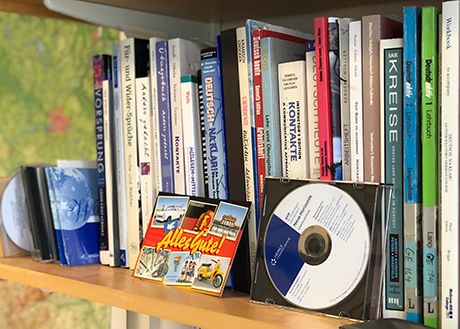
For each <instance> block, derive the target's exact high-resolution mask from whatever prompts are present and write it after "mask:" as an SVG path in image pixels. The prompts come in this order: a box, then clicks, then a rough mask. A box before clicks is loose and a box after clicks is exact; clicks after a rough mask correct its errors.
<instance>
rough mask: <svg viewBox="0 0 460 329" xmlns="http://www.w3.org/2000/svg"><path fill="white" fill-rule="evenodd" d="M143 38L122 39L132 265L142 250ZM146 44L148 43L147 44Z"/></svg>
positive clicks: (130, 260)
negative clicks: (139, 101)
mask: <svg viewBox="0 0 460 329" xmlns="http://www.w3.org/2000/svg"><path fill="white" fill-rule="evenodd" d="M140 41H141V40H139V39H133V38H130V39H126V40H122V41H121V44H120V45H121V53H122V71H121V78H122V80H121V82H122V86H123V93H122V98H123V119H124V120H123V129H124V149H125V154H124V155H125V173H124V174H125V182H126V210H127V211H126V213H127V219H128V243H129V244H128V263H129V266H130V268H133V267H134V265H135V262H136V258H137V254H138V251H139V243H140V235H141V232H142V231H141V230H142V229H141V227H142V226H141V225H142V224H141V223H140V221H141V220H142V218H141V216H140V215H139V210H140V204H139V201H140V190H139V187H140V185H139V158H138V141H137V129H138V127H137V114H136V81H135V80H136V65H137V63H136V59H137V57H138V56H139V55H140V54H139V52H141V47H140V45H141V43H143V42H140ZM145 47H146V45H145Z"/></svg>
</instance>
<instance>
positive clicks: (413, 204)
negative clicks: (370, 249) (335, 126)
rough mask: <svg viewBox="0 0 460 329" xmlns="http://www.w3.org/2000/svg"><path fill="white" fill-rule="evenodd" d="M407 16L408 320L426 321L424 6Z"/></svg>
mask: <svg viewBox="0 0 460 329" xmlns="http://www.w3.org/2000/svg"><path fill="white" fill-rule="evenodd" d="M403 16H404V121H403V127H404V129H403V131H404V249H405V252H404V254H405V255H406V257H405V258H404V272H405V274H406V275H405V298H406V302H405V308H406V319H407V320H410V321H412V322H417V323H422V322H423V301H422V299H423V294H422V258H421V256H422V250H421V249H420V247H421V241H422V236H421V231H422V228H421V219H422V208H421V203H422V186H421V183H422V181H421V176H422V175H421V174H422V171H421V161H420V160H421V158H422V156H421V144H420V136H421V135H420V132H421V130H420V73H419V68H420V65H419V63H420V9H419V8H417V7H405V8H404V10H403Z"/></svg>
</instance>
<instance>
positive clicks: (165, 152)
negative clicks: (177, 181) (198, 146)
mask: <svg viewBox="0 0 460 329" xmlns="http://www.w3.org/2000/svg"><path fill="white" fill-rule="evenodd" d="M155 48H156V52H157V56H156V58H157V80H158V130H159V137H160V155H161V159H160V162H161V177H162V191H163V192H169V193H174V164H173V159H172V157H171V155H172V154H173V149H172V124H171V99H170V90H169V89H170V88H169V87H170V84H169V63H168V41H159V42H157V43H156V45H155Z"/></svg>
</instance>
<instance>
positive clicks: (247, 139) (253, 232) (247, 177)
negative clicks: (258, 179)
mask: <svg viewBox="0 0 460 329" xmlns="http://www.w3.org/2000/svg"><path fill="white" fill-rule="evenodd" d="M236 40H237V58H238V84H239V91H240V111H241V134H242V138H241V139H242V145H243V165H244V185H245V193H246V201H249V202H251V207H250V209H249V216H248V230H249V250H250V252H251V254H250V261H251V273H252V275H254V268H255V263H256V250H257V228H256V227H257V224H256V223H257V217H256V216H257V212H256V209H258V198H257V197H256V195H257V194H256V191H255V187H254V182H255V177H254V176H255V175H254V165H253V157H252V133H251V113H250V105H249V99H250V96H249V80H248V75H249V73H248V61H247V51H246V47H247V42H246V29H245V28H244V27H241V28H238V29H237V30H236Z"/></svg>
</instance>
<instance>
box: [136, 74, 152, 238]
mask: <svg viewBox="0 0 460 329" xmlns="http://www.w3.org/2000/svg"><path fill="white" fill-rule="evenodd" d="M136 114H137V141H138V147H139V150H138V154H139V165H140V186H141V216H142V234H143V235H142V236H145V232H146V231H147V227H148V225H149V221H150V217H151V215H152V212H153V201H154V197H155V196H154V195H153V190H154V186H153V179H152V177H153V175H152V170H151V168H152V163H153V159H152V154H153V153H152V129H151V127H152V126H151V124H152V123H151V117H150V114H151V113H150V79H149V77H142V78H136Z"/></svg>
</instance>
